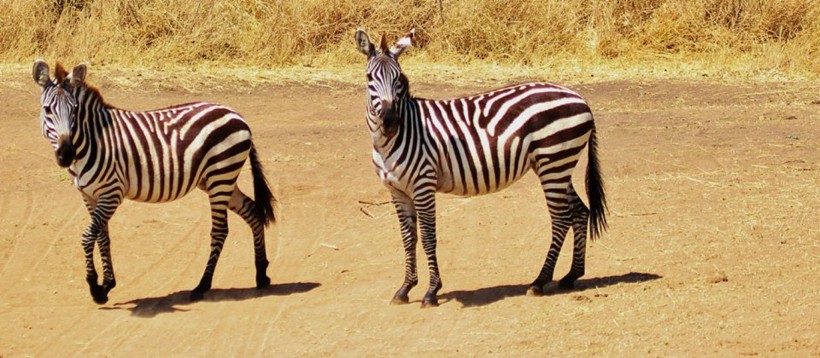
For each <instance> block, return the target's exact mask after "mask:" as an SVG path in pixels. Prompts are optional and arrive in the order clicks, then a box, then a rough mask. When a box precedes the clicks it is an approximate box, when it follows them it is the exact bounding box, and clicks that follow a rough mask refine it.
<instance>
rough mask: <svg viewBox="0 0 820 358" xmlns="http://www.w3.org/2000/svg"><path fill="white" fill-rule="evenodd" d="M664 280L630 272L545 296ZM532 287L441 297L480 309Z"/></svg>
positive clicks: (555, 288)
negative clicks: (620, 284) (621, 284)
mask: <svg viewBox="0 0 820 358" xmlns="http://www.w3.org/2000/svg"><path fill="white" fill-rule="evenodd" d="M660 278H663V276H660V275H656V274H653V273H642V272H630V273H626V274H623V275H617V276H606V277H595V278H588V279H583V278H582V279H579V280H578V281H575V288H573V289H571V290H565V289H562V288H560V287H558V285H557V283H556V282H553V283H551V284H549V285H548V286H547V287H546V288H545V290H544V296H554V295H561V294H567V293H572V292H581V291H586V290H588V289H591V288H602V287H607V286H613V285H617V284H619V283H639V282H646V281H652V280H657V279H660ZM529 287H530V285H529V284H526V285H501V286H494V287H484V288H479V289H477V290H464V291H451V292H445V293H443V294H441V295H439V298H441V299H442V300H443V301H444V302H442V303H446V302H448V301H457V302H459V303H461V304H462V306H464V307H479V306H485V305H488V304H491V303H495V302H498V301H501V300H503V299H505V298H507V297H517V296H524V295H525V294H526V292H527V289H528V288H529Z"/></svg>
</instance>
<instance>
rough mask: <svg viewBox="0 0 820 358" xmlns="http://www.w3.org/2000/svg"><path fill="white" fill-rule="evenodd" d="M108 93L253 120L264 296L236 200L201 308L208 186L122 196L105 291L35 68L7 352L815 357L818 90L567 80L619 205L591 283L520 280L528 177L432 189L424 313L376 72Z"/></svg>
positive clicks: (16, 171) (533, 204) (0, 246)
mask: <svg viewBox="0 0 820 358" xmlns="http://www.w3.org/2000/svg"><path fill="white" fill-rule="evenodd" d="M93 81H94V80H93V74H92V82H93ZM98 84H100V87H101V89H102V91H103V94H104V95H106V99H107V100H108V101H109V102H110V103H113V104H116V105H118V106H120V107H123V108H127V109H135V110H136V109H151V108H159V107H162V106H166V105H170V104H174V103H180V102H186V101H191V100H207V101H213V102H219V103H224V104H228V105H230V106H232V107H234V108H235V109H237V110H239V111H240V112H241V113H243V114H244V115H245V116H246V118H247V119H248V121H249V122H250V124H251V128H252V129H253V131H254V138H255V142H256V146H257V149H258V150H259V152H260V155H261V159H262V162H263V164H264V165H265V167H266V171H267V173H268V175H269V178H270V179H271V181H272V183H273V187H274V193H275V195H276V196H277V198H278V200H279V202H278V208H277V210H278V218H279V222H278V223H277V224H275V225H274V226H272V227H271V228H270V229H269V230H268V231H267V233H268V255H269V257H270V258H271V261H272V263H271V266H270V268H269V271H268V272H269V275H270V276H271V279H272V281H273V287H272V288H270V289H267V290H256V289H255V288H253V287H254V268H253V267H254V266H253V258H252V256H253V249H252V241H251V235H250V230H249V229H248V228H247V227H246V226H245V225H244V224H243V223H242V222H241V220H240V219H239V218H238V217H237V216H235V215H233V216H231V218H230V224H231V232H230V235H229V237H228V242H227V243H226V247H225V250H224V251H223V254H222V257H221V259H220V262H219V265H218V267H217V270H216V277H215V281H214V289H213V290H212V291H211V292H210V293H208V294H207V295H206V299H205V300H204V301H202V302H197V303H190V302H189V301H188V299H187V297H188V293H189V292H190V291H189V290H190V289H192V288H193V287H194V286H195V285H196V284H197V282H198V280H199V278H200V275H201V274H202V270H203V269H204V266H205V261H206V260H207V254H208V249H209V245H208V242H209V241H208V240H209V238H208V232H209V225H210V224H209V215H208V213H209V210H208V205H207V200H206V198H205V196H204V195H203V194H202V193H194V194H192V195H189V196H188V197H186V198H184V199H183V200H180V201H177V202H173V203H169V204H162V205H157V204H141V203H134V202H127V203H126V204H124V205H123V206H122V207H121V208H120V209H119V210H118V212H117V214H116V215H115V216H114V219H113V220H112V222H111V224H110V232H111V235H112V250H113V258H114V265H115V269H116V274H117V281H118V286H117V287H116V288H115V289H114V290H113V291H111V293H110V301H109V302H108V303H107V304H105V305H96V304H94V303H93V302H92V300H91V297H90V295H89V294H88V289H87V286H86V283H85V280H84V277H85V271H84V263H83V255H82V250H81V248H80V234H81V232H82V231H83V229H84V228H85V225H86V224H87V214H86V212H85V208H84V207H83V204H82V202H81V199H80V195H79V194H78V193H77V192H76V190H75V189H73V188H72V186H71V183H70V181H69V178H68V176H67V174H66V173H65V172H64V171H63V170H61V169H60V168H58V167H57V165H56V163H55V160H54V156H53V154H52V153H51V149H50V146H49V144H48V143H47V142H46V140H45V139H43V137H42V135H41V133H40V128H39V124H38V119H37V113H38V110H39V109H38V106H39V102H38V96H39V90H38V88H37V86H36V85H35V84H34V83H32V82H31V81H30V80H29V75H28V74H27V73H21V74H20V75H19V77H17V78H15V79H12V80H10V81H9V79H8V78H7V81H5V82H4V84H2V85H0V98H2V101H3V102H2V103H3V105H2V106H0V131H2V133H3V134H4V137H5V138H6V139H5V140H3V141H2V143H1V144H0V145H1V146H2V150H0V160H2V169H1V171H0V173H2V176H0V181H1V182H2V183H3V185H2V186H1V187H0V222H2V225H0V356H3V357H17V356H43V357H50V356H51V357H53V356H192V355H197V356H199V355H207V356H277V357H283V356H315V357H319V356H329V355H334V356H337V355H341V356H395V355H403V354H408V355H409V354H411V353H422V354H437V355H446V356H454V355H458V356H461V355H466V356H478V355H482V356H483V355H504V356H513V355H514V356H536V355H544V354H553V355H555V354H560V355H583V356H588V355H591V354H596V355H610V356H614V355H627V356H642V355H647V356H666V355H669V354H674V355H749V356H754V355H762V356H770V355H787V356H818V355H820V336H818V335H820V295H818V293H819V290H820V275H819V274H818V273H820V269H818V267H820V265H818V264H819V263H820V261H818V258H820V240H819V239H820V165H818V163H820V84H818V83H814V82H809V83H806V82H801V83H766V84H759V83H758V84H704V83H691V82H690V83H676V82H646V83H638V82H607V83H595V84H580V85H572V84H570V86H571V87H573V88H574V89H576V90H578V91H579V92H580V93H582V94H583V95H584V96H586V97H587V98H588V99H589V101H590V103H591V105H592V108H593V110H594V112H595V114H596V120H597V125H598V128H599V139H600V150H599V153H600V155H601V164H602V168H603V171H604V179H605V181H606V184H607V195H608V199H609V207H610V211H609V216H608V218H609V223H610V230H609V231H608V232H607V233H605V234H604V236H603V238H602V239H600V240H597V241H595V242H591V243H590V244H589V247H588V257H587V273H586V276H585V277H584V278H582V279H581V280H579V282H578V286H579V287H578V289H576V290H574V291H562V290H558V289H557V288H550V289H548V294H547V295H546V296H544V297H539V298H536V297H527V296H525V295H524V293H525V291H526V288H527V284H528V283H529V282H531V281H532V279H534V277H535V276H536V274H537V272H538V270H539V268H540V266H541V264H542V262H543V260H544V257H545V255H546V251H547V246H548V244H549V234H548V232H549V231H548V230H549V229H548V228H549V219H548V215H547V211H546V205H545V204H544V199H543V197H542V195H541V193H540V188H539V187H538V185H537V180H536V177H535V176H534V175H530V176H527V177H526V178H525V179H523V180H522V181H521V182H519V183H517V184H515V185H514V186H513V187H511V188H509V189H507V190H506V191H503V192H501V193H497V194H494V195H489V196H483V197H477V198H471V199H464V198H459V197H452V196H444V195H441V196H439V204H438V228H439V251H438V252H439V259H440V265H441V270H442V277H443V282H444V288H443V290H442V291H441V302H442V305H441V306H440V307H438V308H434V309H424V310H422V309H420V306H421V304H420V302H419V300H420V299H421V297H422V295H423V293H424V291H425V290H426V282H427V273H426V269H422V270H421V271H420V275H421V277H420V279H421V282H422V284H420V285H419V287H417V288H416V289H415V290H413V291H412V292H411V295H410V297H411V301H412V302H411V304H409V305H404V306H391V305H389V304H388V302H389V301H390V298H391V297H392V294H393V293H394V292H395V290H396V289H397V288H398V287H399V285H400V283H401V281H402V278H403V266H402V264H403V252H402V247H401V243H400V237H399V229H398V221H397V220H396V218H395V214H394V213H393V209H392V207H391V205H387V204H385V202H386V201H387V200H388V193H387V191H386V190H385V189H383V188H382V186H381V184H380V183H379V181H378V179H377V178H376V176H375V174H374V173H373V170H372V169H371V164H370V159H369V158H370V143H369V140H370V139H369V136H368V134H367V131H366V128H365V125H364V93H363V89H362V88H361V87H362V86H358V85H356V86H353V85H344V84H326V85H313V86H300V85H280V86H274V85H270V86H267V85H266V86H262V87H258V88H254V89H251V90H247V91H237V90H232V91H222V92H208V91H207V90H205V89H201V93H198V94H192V93H189V92H183V91H174V90H154V89H145V88H142V89H122V88H119V87H116V86H113V85H111V84H107V83H105V82H98ZM498 84H499V85H500V84H504V83H498ZM488 86H490V85H487V86H477V85H471V86H469V87H445V86H432V85H416V86H415V87H414V92H415V93H416V94H417V95H420V96H426V97H443V96H448V97H449V96H456V95H461V94H468V93H470V92H472V91H474V90H477V89H483V88H487V87H488ZM249 174H250V172H249V170H248V169H246V170H245V172H244V173H243V175H242V176H241V177H240V181H241V186H242V187H243V188H245V190H246V191H248V192H251V191H252V190H251V186H250V185H249V184H250V175H249ZM570 251H571V245H566V246H565V248H564V252H563V254H562V256H561V259H560V261H559V266H558V269H557V271H556V278H560V277H561V276H563V275H564V274H565V273H566V271H567V270H568V269H569V258H570V255H569V252H570ZM422 260H423V258H422ZM420 264H421V267H422V268H424V267H426V266H425V264H424V261H421V263H420ZM98 267H99V266H98Z"/></svg>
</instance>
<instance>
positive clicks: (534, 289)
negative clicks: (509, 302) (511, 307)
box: [527, 286, 544, 297]
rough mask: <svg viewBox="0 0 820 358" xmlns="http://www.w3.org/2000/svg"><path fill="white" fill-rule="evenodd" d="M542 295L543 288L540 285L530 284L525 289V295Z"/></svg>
mask: <svg viewBox="0 0 820 358" xmlns="http://www.w3.org/2000/svg"><path fill="white" fill-rule="evenodd" d="M543 295H544V288H543V287H541V286H530V288H528V289H527V296H530V297H541V296H543Z"/></svg>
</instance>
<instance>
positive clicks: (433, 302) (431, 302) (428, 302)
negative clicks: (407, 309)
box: [421, 298, 438, 308]
mask: <svg viewBox="0 0 820 358" xmlns="http://www.w3.org/2000/svg"><path fill="white" fill-rule="evenodd" d="M431 307H438V299H435V298H431V299H424V301H422V302H421V308H431Z"/></svg>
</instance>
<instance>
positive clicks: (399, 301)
mask: <svg viewBox="0 0 820 358" xmlns="http://www.w3.org/2000/svg"><path fill="white" fill-rule="evenodd" d="M408 303H410V298H409V297H407V296H396V297H393V299H392V300H391V301H390V304H391V305H406V304H408Z"/></svg>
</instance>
